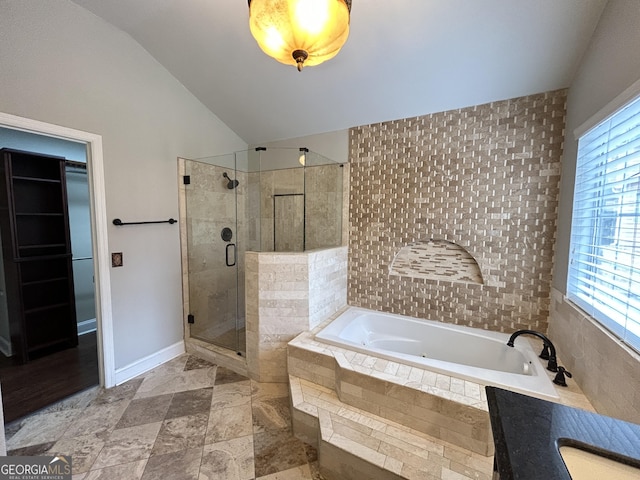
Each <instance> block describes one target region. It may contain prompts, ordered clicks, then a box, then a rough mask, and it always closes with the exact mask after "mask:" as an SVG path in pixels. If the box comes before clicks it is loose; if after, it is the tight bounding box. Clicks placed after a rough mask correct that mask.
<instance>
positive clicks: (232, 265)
mask: <svg viewBox="0 0 640 480" xmlns="http://www.w3.org/2000/svg"><path fill="white" fill-rule="evenodd" d="M229 247H233V252H232V262H233V263H231V262H229ZM236 259H237V257H236V244H235V243H227V249H226V251H225V258H224V260H225V262H226V264H227V267H235V265H236Z"/></svg>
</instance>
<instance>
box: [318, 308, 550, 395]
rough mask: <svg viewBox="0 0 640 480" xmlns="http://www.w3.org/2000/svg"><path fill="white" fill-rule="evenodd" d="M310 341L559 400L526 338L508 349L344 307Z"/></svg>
mask: <svg viewBox="0 0 640 480" xmlns="http://www.w3.org/2000/svg"><path fill="white" fill-rule="evenodd" d="M315 338H316V340H317V341H320V342H325V343H329V344H331V345H336V346H339V347H343V348H347V349H350V350H355V351H357V352H361V353H365V354H367V355H372V356H376V357H381V358H384V359H386V360H392V361H395V362H398V363H403V364H407V365H411V366H416V367H420V368H425V369H427V370H431V371H435V372H437V373H444V374H446V375H449V376H453V377H457V378H462V379H465V380H471V381H474V382H476V383H480V384H482V385H493V386H497V387H502V388H506V389H509V390H512V391H515V392H519V393H524V394H526V395H532V396H535V397H538V398H544V399H548V400H557V399H558V398H559V397H558V395H557V393H556V390H555V388H554V386H553V383H552V382H551V375H553V374H552V373H551V372H548V371H547V370H546V364H543V363H542V362H543V361H542V360H540V359H539V358H538V352H535V351H534V350H533V349H532V347H531V345H530V343H529V342H528V341H527V337H526V336H524V337H519V338H518V339H517V340H516V341H515V347H514V348H511V347H508V346H507V340H508V339H509V335H508V334H504V333H499V332H491V331H487V330H480V329H477V328H469V327H463V326H459V325H451V324H446V323H441V322H434V321H429V320H417V319H414V318H411V317H407V316H404V315H394V314H390V313H382V312H375V311H371V310H366V309H363V308H356V307H349V308H348V309H347V310H346V311H345V312H344V313H342V314H341V315H340V316H339V317H338V318H336V319H335V320H334V321H332V322H331V323H330V324H329V325H327V326H326V327H325V328H323V329H322V330H321V331H320V332H318V333H317V334H316V336H315Z"/></svg>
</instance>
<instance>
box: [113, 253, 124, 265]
mask: <svg viewBox="0 0 640 480" xmlns="http://www.w3.org/2000/svg"><path fill="white" fill-rule="evenodd" d="M111 266H112V267H121V266H122V252H115V253H112V254H111Z"/></svg>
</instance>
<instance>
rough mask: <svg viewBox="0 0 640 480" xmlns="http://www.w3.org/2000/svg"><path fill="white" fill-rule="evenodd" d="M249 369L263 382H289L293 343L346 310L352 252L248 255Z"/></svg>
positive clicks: (331, 250)
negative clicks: (289, 346) (289, 349)
mask: <svg viewBox="0 0 640 480" xmlns="http://www.w3.org/2000/svg"><path fill="white" fill-rule="evenodd" d="M246 269H247V270H246V272H247V273H246V309H247V317H246V320H247V366H248V370H249V374H250V377H251V378H253V379H254V380H258V381H260V382H287V381H288V374H287V355H286V349H287V343H288V342H289V341H290V340H292V339H293V338H294V337H295V336H296V335H298V334H299V333H300V332H303V331H307V330H309V329H310V328H313V326H315V325H317V324H318V323H320V322H322V321H324V320H326V319H327V318H329V317H330V316H331V315H333V314H334V313H335V312H337V311H338V310H339V309H340V308H342V307H344V306H345V305H346V298H347V293H346V289H347V247H339V248H334V249H328V250H318V251H314V252H304V253H302V252H301V253H273V252H262V253H258V252H247V254H246Z"/></svg>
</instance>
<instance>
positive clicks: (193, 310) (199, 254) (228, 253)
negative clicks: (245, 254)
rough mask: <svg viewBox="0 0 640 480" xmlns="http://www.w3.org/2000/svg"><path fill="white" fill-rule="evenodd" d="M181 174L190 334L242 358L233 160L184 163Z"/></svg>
mask: <svg viewBox="0 0 640 480" xmlns="http://www.w3.org/2000/svg"><path fill="white" fill-rule="evenodd" d="M185 173H186V175H187V176H188V178H189V180H188V182H189V183H188V184H187V185H185V191H186V208H187V251H188V270H189V313H190V316H189V322H190V335H191V337H193V338H196V339H199V340H202V341H205V342H207V343H211V344H214V345H217V346H220V347H224V348H228V349H230V350H234V351H236V352H239V353H244V351H245V338H244V337H245V335H244V281H242V282H240V268H239V267H240V260H243V258H242V259H241V258H240V247H239V244H241V242H239V235H238V216H237V210H238V208H237V205H238V192H239V191H240V190H241V189H242V188H243V186H244V185H242V180H241V179H238V177H237V175H238V174H239V172H238V171H237V169H236V165H235V156H234V155H224V156H220V157H213V158H210V159H205V161H193V160H186V161H185Z"/></svg>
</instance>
